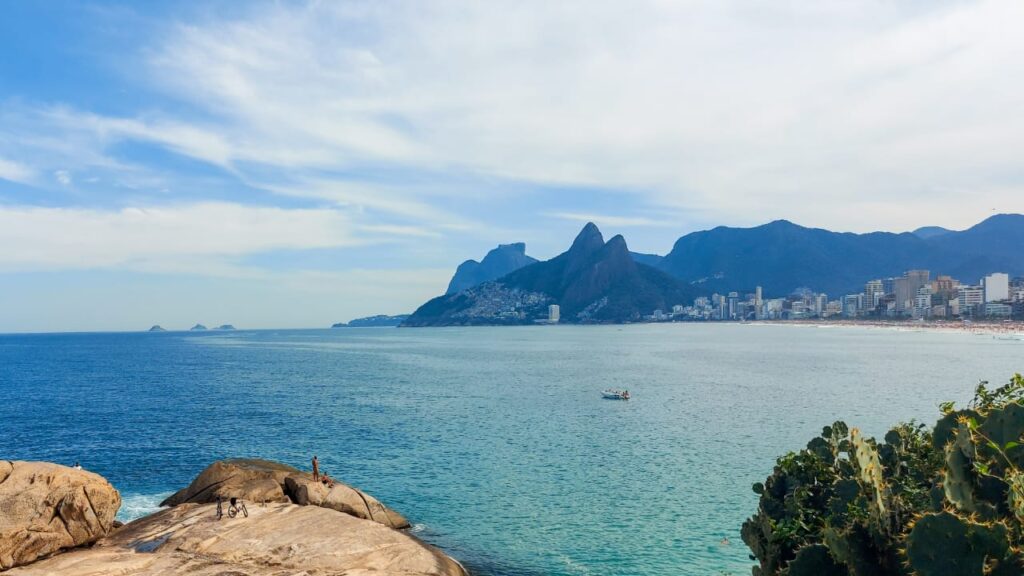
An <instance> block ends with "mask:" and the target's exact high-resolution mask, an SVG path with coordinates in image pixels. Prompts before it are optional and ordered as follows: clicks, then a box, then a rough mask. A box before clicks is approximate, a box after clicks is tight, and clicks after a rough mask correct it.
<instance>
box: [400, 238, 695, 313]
mask: <svg viewBox="0 0 1024 576" xmlns="http://www.w3.org/2000/svg"><path fill="white" fill-rule="evenodd" d="M695 294H696V292H695V291H694V290H693V288H692V287H691V286H689V285H688V284H686V283H684V282H680V281H679V280H677V279H675V278H673V277H671V276H669V275H668V274H666V273H665V272H662V271H660V270H658V269H656V268H653V267H651V266H647V265H646V264H641V263H639V262H637V261H636V260H635V259H634V258H633V255H632V254H631V253H630V252H629V249H628V248H627V246H626V240H625V239H624V238H623V237H622V236H615V237H613V238H612V239H610V240H608V241H607V242H605V241H604V237H603V236H602V235H601V232H600V230H598V228H597V226H595V225H594V224H593V223H588V224H587V225H586V226H584V227H583V230H581V231H580V233H579V235H578V236H577V237H576V239H575V240H574V241H573V243H572V246H570V247H569V249H568V250H566V251H565V252H563V253H562V254H559V255H558V256H556V257H554V258H552V259H551V260H547V261H544V262H536V263H533V264H529V265H526V266H523V267H520V268H519V269H517V270H515V271H513V272H511V273H509V274H506V275H505V276H502V277H500V278H498V279H496V280H492V281H489V282H484V283H482V284H479V285H477V286H473V287H470V288H467V289H464V290H462V291H459V292H456V293H453V294H445V295H444V296H439V297H437V298H434V299H433V300H430V301H429V302H427V303H426V304H424V305H423V306H421V307H420V308H419V309H418V310H416V312H414V313H413V314H412V316H410V317H409V318H408V319H407V320H406V321H405V322H404V323H403V324H402V325H403V326H445V325H474V324H532V323H533V322H534V321H535V320H538V319H543V318H547V316H548V306H549V305H550V304H558V305H559V307H560V312H561V318H562V321H565V322H628V321H632V320H639V319H640V317H641V316H642V315H645V314H650V313H651V312H652V311H654V310H655V309H662V310H667V309H671V307H672V306H673V305H674V304H685V303H688V302H690V301H692V300H693V297H694V296H695Z"/></svg>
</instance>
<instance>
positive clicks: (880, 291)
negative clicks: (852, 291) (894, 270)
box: [864, 280, 885, 311]
mask: <svg viewBox="0 0 1024 576" xmlns="http://www.w3.org/2000/svg"><path fill="white" fill-rule="evenodd" d="M884 296H885V288H884V287H883V285H882V281H881V280H872V281H870V282H868V283H867V284H865V285H864V309H865V310H868V311H872V310H874V309H875V308H878V304H879V303H880V302H881V301H882V298H883V297H884Z"/></svg>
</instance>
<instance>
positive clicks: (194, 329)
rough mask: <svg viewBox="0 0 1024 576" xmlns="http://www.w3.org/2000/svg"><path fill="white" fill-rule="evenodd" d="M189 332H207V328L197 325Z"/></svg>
mask: <svg viewBox="0 0 1024 576" xmlns="http://www.w3.org/2000/svg"><path fill="white" fill-rule="evenodd" d="M189 330H191V331H193V332H196V331H199V330H206V326H203V325H202V324H196V325H195V326H193V327H191V328H189Z"/></svg>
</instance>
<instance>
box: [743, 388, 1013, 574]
mask: <svg viewBox="0 0 1024 576" xmlns="http://www.w3.org/2000/svg"><path fill="white" fill-rule="evenodd" d="M941 409H942V417H941V418H940V419H939V421H938V422H937V423H936V424H935V426H934V427H933V428H932V429H931V430H929V429H928V428H927V426H925V425H923V424H918V423H915V422H910V423H904V424H899V425H897V426H896V427H894V428H893V429H892V430H890V431H889V432H888V433H887V434H886V435H885V438H884V441H883V442H882V443H878V442H876V441H875V440H874V439H871V438H865V437H864V436H863V435H862V434H860V432H859V431H858V430H857V429H856V428H848V427H847V425H846V424H845V423H843V422H836V423H835V424H833V425H832V426H826V427H825V428H824V430H822V434H821V436H818V437H816V438H814V439H812V440H811V441H810V442H808V444H807V447H806V448H805V449H804V450H801V451H799V452H791V453H789V454H786V455H785V456H783V457H781V458H779V460H778V462H777V464H776V466H775V470H774V471H773V472H772V474H771V476H769V477H768V479H767V480H766V481H765V482H764V483H763V484H762V483H757V484H755V485H754V492H756V493H757V494H759V495H760V502H759V505H758V510H757V513H756V514H755V515H754V516H753V517H751V518H750V519H748V520H747V521H746V522H745V523H744V524H743V531H742V534H743V541H744V542H745V543H746V544H747V546H748V547H749V548H750V550H751V552H752V553H753V554H752V555H751V559H752V560H756V561H757V562H758V565H757V566H755V567H754V569H753V574H754V576H775V575H782V576H785V575H788V576H798V575H804V574H814V575H819V576H832V575H835V576H875V575H877V576H890V575H900V576H902V575H906V576H912V575H916V576H985V575H988V576H1010V575H1018V576H1019V575H1022V574H1024V553H1022V545H1024V377H1021V375H1019V374H1018V375H1016V376H1014V377H1013V378H1012V379H1011V380H1010V382H1009V383H1008V384H1006V385H1004V386H1000V387H998V388H995V389H990V388H989V386H988V384H987V383H985V382H982V383H981V384H979V385H978V387H977V389H976V390H975V395H974V400H973V401H972V402H971V403H970V405H969V406H967V407H965V408H963V409H957V407H956V406H955V405H954V404H953V403H945V404H943V405H942V406H941Z"/></svg>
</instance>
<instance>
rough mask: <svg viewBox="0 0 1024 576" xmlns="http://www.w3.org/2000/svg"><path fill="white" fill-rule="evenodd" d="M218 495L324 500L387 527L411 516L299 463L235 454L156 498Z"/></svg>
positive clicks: (173, 501)
mask: <svg viewBox="0 0 1024 576" xmlns="http://www.w3.org/2000/svg"><path fill="white" fill-rule="evenodd" d="M218 497H221V498H223V499H224V500H228V499H230V498H232V497H234V498H241V499H243V500H246V501H248V502H294V503H295V504H300V505H302V506H322V507H324V508H331V509H332V510H337V511H339V512H344V513H346V514H351V515H352V516H355V517H357V518H362V519H364V520H373V521H375V522H379V523H381V524H383V525H385V526H387V527H389V528H398V529H401V528H408V527H409V521H408V520H406V519H405V518H403V517H402V515H401V514H399V513H397V512H395V511H394V510H391V509H389V508H388V507H387V506H384V505H383V504H381V503H380V501H378V500H377V499H376V498H374V497H373V496H370V495H369V494H367V493H365V492H363V491H361V490H358V489H356V488H352V487H351V486H346V485H345V484H342V483H340V482H335V483H334V486H333V487H332V488H330V489H328V488H327V487H326V486H324V485H323V484H322V483H320V482H314V481H313V476H312V475H311V474H309V473H307V472H302V471H301V470H299V469H298V468H294V467H292V466H287V465H285V464H280V463H277V462H272V461H270V460H256V459H234V460H221V461H218V462H214V463H213V464H211V465H209V466H207V467H206V469H205V470H203V471H202V472H200V473H199V476H197V477H196V479H195V480H193V481H192V483H191V484H189V485H188V487H186V488H183V489H182V490H179V491H178V492H176V493H175V494H173V495H171V496H170V497H168V498H167V499H166V500H164V501H163V502H161V503H160V505H161V506H176V505H178V504H184V503H195V504H208V503H212V502H216V501H217V498H218Z"/></svg>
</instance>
